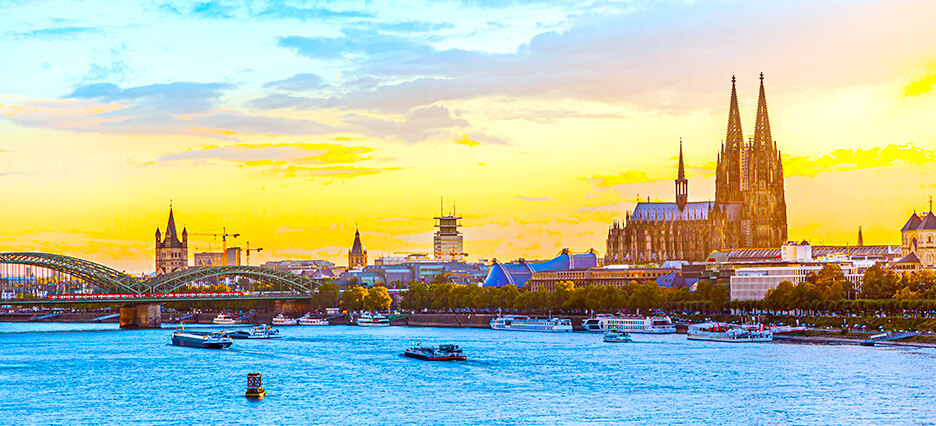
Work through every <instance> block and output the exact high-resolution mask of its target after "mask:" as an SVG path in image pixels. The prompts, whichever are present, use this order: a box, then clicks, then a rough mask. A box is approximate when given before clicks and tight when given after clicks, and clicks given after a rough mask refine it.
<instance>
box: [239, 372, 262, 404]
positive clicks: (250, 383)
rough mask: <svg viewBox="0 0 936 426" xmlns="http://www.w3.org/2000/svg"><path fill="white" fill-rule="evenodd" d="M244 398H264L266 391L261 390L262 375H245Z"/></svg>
mask: <svg viewBox="0 0 936 426" xmlns="http://www.w3.org/2000/svg"><path fill="white" fill-rule="evenodd" d="M244 396H246V397H247V398H250V399H262V398H263V397H265V396H266V389H264V388H263V375H262V374H260V373H247V393H246V394H245V395H244Z"/></svg>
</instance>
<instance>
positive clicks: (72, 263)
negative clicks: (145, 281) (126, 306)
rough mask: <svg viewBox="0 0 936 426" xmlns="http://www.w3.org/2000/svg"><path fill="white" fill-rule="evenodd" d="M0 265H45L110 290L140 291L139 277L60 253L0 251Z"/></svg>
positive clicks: (116, 291) (112, 291)
mask: <svg viewBox="0 0 936 426" xmlns="http://www.w3.org/2000/svg"><path fill="white" fill-rule="evenodd" d="M0 264H8V265H27V266H34V267H40V268H46V269H50V270H53V271H57V272H61V273H64V274H68V275H71V276H73V277H76V278H79V279H81V280H82V281H84V282H86V283H88V284H91V285H94V286H96V287H99V288H101V289H102V290H104V291H106V292H109V293H136V294H139V293H141V287H140V280H138V279H137V278H135V277H133V276H131V275H128V274H125V273H123V272H120V271H118V270H116V269H113V268H108V267H107V266H104V265H101V264H98V263H94V262H91V261H89V260H84V259H79V258H77V257H71V256H64V255H61V254H52V253H38V252H10V253H0Z"/></svg>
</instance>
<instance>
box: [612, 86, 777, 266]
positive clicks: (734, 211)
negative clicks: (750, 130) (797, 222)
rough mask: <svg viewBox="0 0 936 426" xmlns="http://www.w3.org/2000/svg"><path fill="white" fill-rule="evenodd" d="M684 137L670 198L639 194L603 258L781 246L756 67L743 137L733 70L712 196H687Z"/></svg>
mask: <svg viewBox="0 0 936 426" xmlns="http://www.w3.org/2000/svg"><path fill="white" fill-rule="evenodd" d="M688 198H689V181H688V179H686V172H685V165H684V162H683V153H682V140H680V145H679V165H678V170H677V177H676V202H674V203H656V202H650V201H649V200H648V201H647V202H638V203H637V206H636V207H634V210H633V211H631V212H627V213H626V215H625V220H624V223H621V222H618V221H615V222H614V223H613V224H612V225H611V229H610V230H609V231H608V239H607V252H606V255H605V259H604V260H605V264H622V263H644V262H662V261H666V260H687V261H702V260H705V259H706V258H707V257H708V255H709V254H710V253H711V252H713V251H715V250H722V249H731V248H758V247H765V248H773V247H780V245H782V244H783V243H784V242H786V240H787V219H786V200H785V195H784V189H783V164H782V163H781V158H780V150H779V149H777V144H776V142H775V141H774V140H773V138H772V136H771V134H770V120H769V118H768V115H767V97H766V94H765V92H764V74H763V73H761V75H760V93H759V96H758V100H757V118H756V120H755V123H754V136H753V137H752V138H750V139H749V140H748V141H745V140H744V135H743V133H742V131H741V114H740V112H739V111H738V95H737V91H736V89H735V78H734V76H732V77H731V101H730V105H729V108H728V129H727V133H726V137H725V141H724V142H723V143H722V145H721V149H720V151H719V153H718V161H717V166H716V170H715V201H703V202H690V201H689V200H688Z"/></svg>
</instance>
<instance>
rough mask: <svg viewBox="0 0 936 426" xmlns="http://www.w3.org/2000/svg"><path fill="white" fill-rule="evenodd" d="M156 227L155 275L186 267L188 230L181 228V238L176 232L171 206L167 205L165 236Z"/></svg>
mask: <svg viewBox="0 0 936 426" xmlns="http://www.w3.org/2000/svg"><path fill="white" fill-rule="evenodd" d="M160 237H161V235H160V233H159V228H156V275H162V274H168V273H172V272H175V271H181V270H183V269H185V268H188V231H187V230H186V229H185V228H182V239H181V240H179V237H178V235H177V234H176V226H175V218H174V217H173V215H172V206H169V224H168V225H166V235H165V238H160Z"/></svg>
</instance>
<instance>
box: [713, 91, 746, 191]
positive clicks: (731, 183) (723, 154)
mask: <svg viewBox="0 0 936 426" xmlns="http://www.w3.org/2000/svg"><path fill="white" fill-rule="evenodd" d="M744 145H745V144H744V134H743V133H742V132H741V113H740V112H739V111H738V92H737V90H735V76H731V103H730V105H729V107H728V130H727V132H726V133H725V141H724V142H722V146H721V151H720V152H719V154H718V163H717V166H716V167H715V202H717V203H740V202H742V196H741V190H742V186H741V181H742V176H741V172H742V170H743V167H742V166H743V165H742V155H743V153H744V149H745V146H744Z"/></svg>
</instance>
